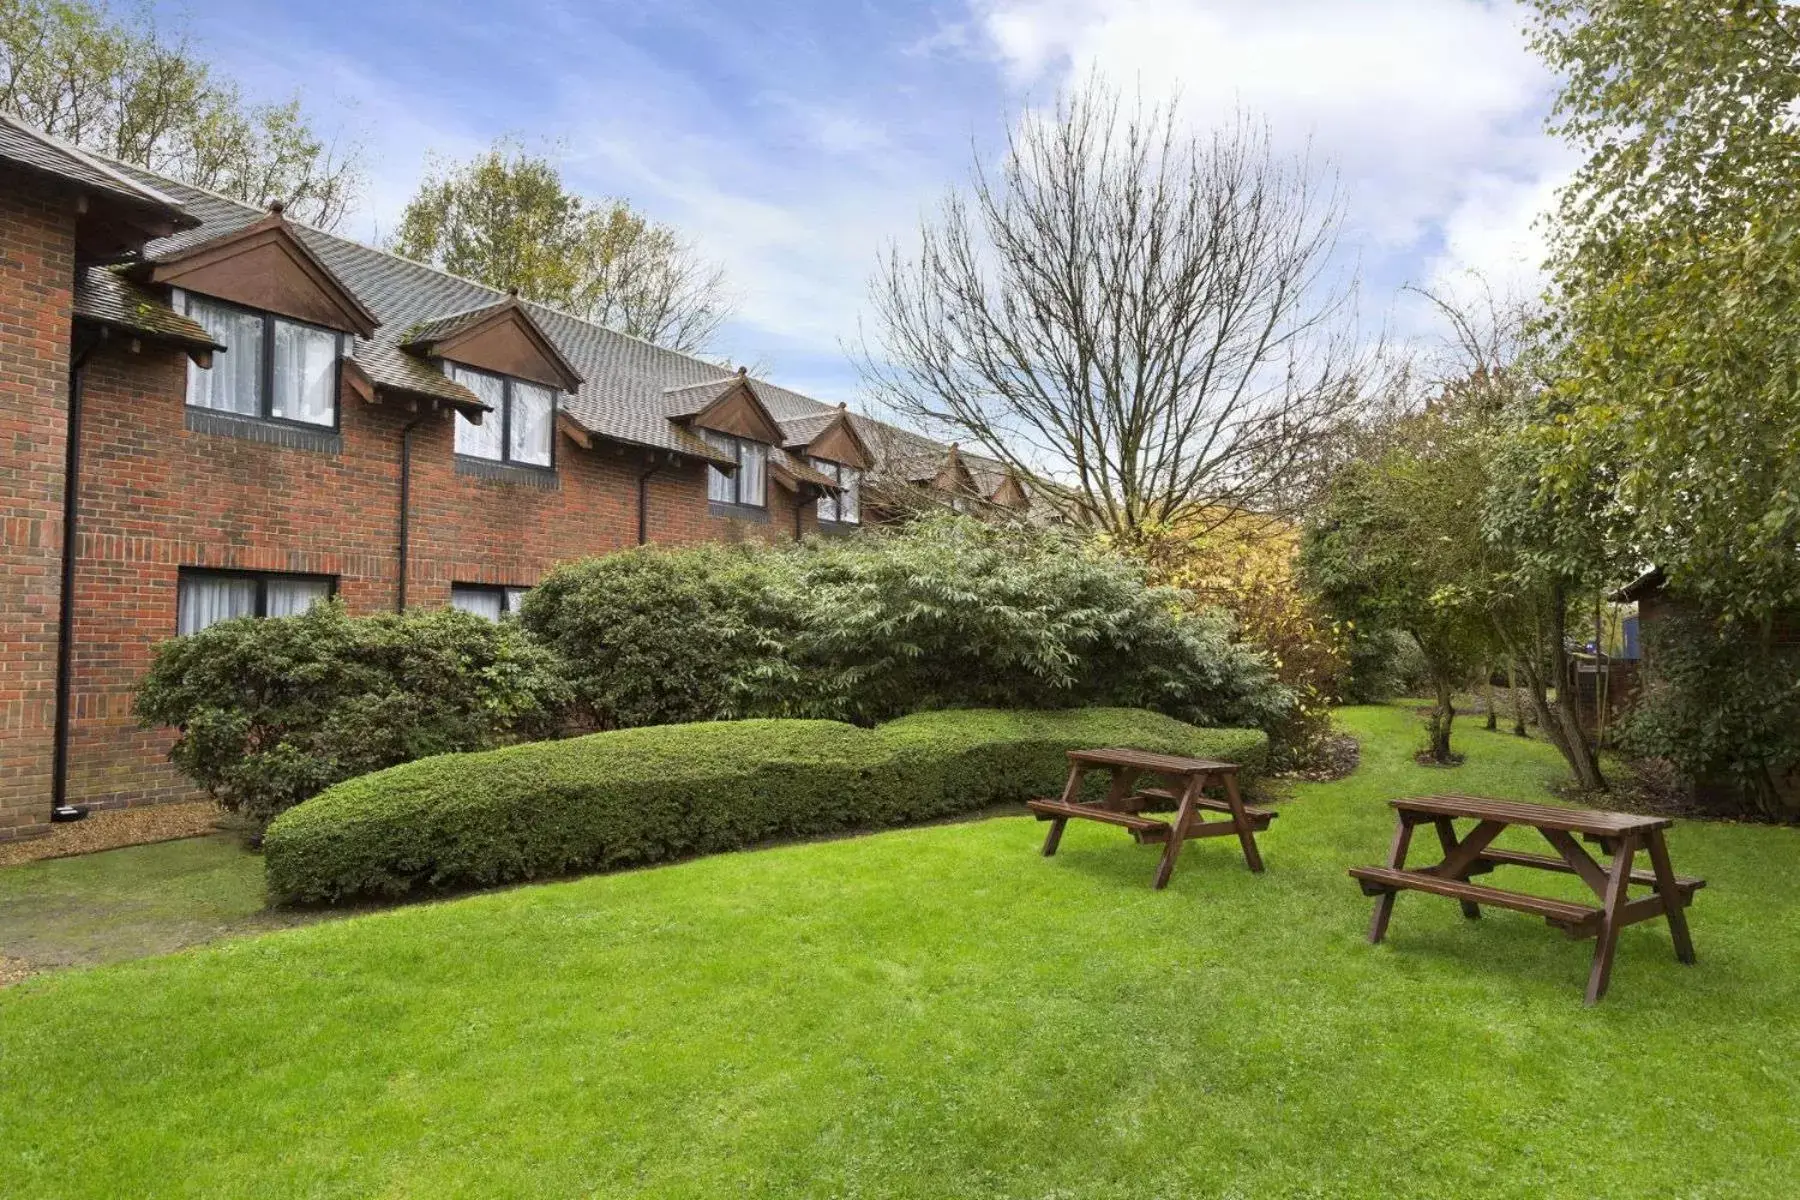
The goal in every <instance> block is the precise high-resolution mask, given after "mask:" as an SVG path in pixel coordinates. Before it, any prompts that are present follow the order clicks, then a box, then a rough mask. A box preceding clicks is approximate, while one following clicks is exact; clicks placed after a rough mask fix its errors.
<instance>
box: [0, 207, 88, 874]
mask: <svg viewBox="0 0 1800 1200" xmlns="http://www.w3.org/2000/svg"><path fill="white" fill-rule="evenodd" d="M74 278H75V210H74V206H73V204H72V203H70V202H69V201H68V200H67V199H66V198H63V199H59V198H57V197H55V196H53V195H51V194H49V193H44V192H39V191H37V190H35V189H34V188H32V187H31V186H30V185H28V184H26V183H24V182H23V181H21V180H19V179H17V178H15V177H12V176H6V177H4V178H0V555H3V565H4V570H3V571H0V841H4V840H7V839H9V838H14V837H26V836H31V835H34V834H38V833H42V832H44V831H45V830H47V829H48V828H49V821H50V776H51V764H52V753H53V743H54V736H55V694H56V623H57V608H58V605H59V603H60V598H61V595H62V586H61V575H60V571H61V561H62V536H61V530H62V503H63V459H64V454H65V452H66V449H67V443H66V434H67V430H68V424H67V420H68V395H67V392H68V379H69V376H68V371H69V306H70V304H71V302H72V296H71V289H72V286H73V282H74Z"/></svg>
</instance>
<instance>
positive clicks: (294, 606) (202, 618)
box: [175, 567, 337, 634]
mask: <svg viewBox="0 0 1800 1200" xmlns="http://www.w3.org/2000/svg"><path fill="white" fill-rule="evenodd" d="M336 590H337V580H336V579H334V578H332V577H331V576H329V575H293V574H288V573H286V572H280V573H277V572H271V571H264V572H255V571H206V570H198V569H190V568H186V567H184V568H182V571H181V581H180V594H179V597H178V599H177V604H176V609H177V612H176V620H175V631H176V632H177V633H184V634H185V633H198V632H200V630H202V629H205V628H206V627H207V626H208V625H217V624H218V623H219V622H220V621H229V620H231V619H232V618H233V617H291V616H295V615H297V614H299V613H303V612H305V611H306V610H307V609H309V608H311V607H312V606H313V605H314V604H317V603H318V602H319V601H321V600H325V599H328V598H330V596H331V594H332V593H333V592H334V591H336Z"/></svg>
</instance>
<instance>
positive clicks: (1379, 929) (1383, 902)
mask: <svg viewBox="0 0 1800 1200" xmlns="http://www.w3.org/2000/svg"><path fill="white" fill-rule="evenodd" d="M1412 831H1413V827H1412V822H1411V821H1408V820H1407V819H1406V814H1405V813H1401V814H1400V828H1398V829H1396V830H1394V845H1393V849H1391V850H1389V851H1388V861H1387V865H1388V866H1389V867H1391V868H1393V869H1394V870H1396V871H1404V870H1405V869H1406V848H1407V847H1408V846H1410V845H1412ZM1398 895H1399V893H1398V892H1396V891H1393V890H1392V889H1390V890H1388V891H1385V892H1383V893H1381V895H1379V896H1377V897H1375V917H1374V919H1373V920H1372V921H1370V922H1369V941H1370V942H1371V943H1372V944H1374V945H1380V944H1381V939H1382V938H1384V937H1386V936H1387V927H1388V918H1389V917H1391V916H1393V915H1394V898H1395V897H1396V896H1398Z"/></svg>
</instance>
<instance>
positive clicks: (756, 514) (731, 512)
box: [706, 500, 769, 525]
mask: <svg viewBox="0 0 1800 1200" xmlns="http://www.w3.org/2000/svg"><path fill="white" fill-rule="evenodd" d="M706 512H707V515H709V516H714V517H729V518H731V519H732V520H734V521H749V522H751V523H753V524H756V525H767V524H768V523H769V510H768V509H767V508H765V507H762V506H760V505H755V504H726V503H724V502H723V501H720V500H708V501H707V502H706Z"/></svg>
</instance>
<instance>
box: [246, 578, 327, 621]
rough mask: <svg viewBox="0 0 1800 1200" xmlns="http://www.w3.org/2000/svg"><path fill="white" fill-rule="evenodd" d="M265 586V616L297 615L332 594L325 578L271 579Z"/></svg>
mask: <svg viewBox="0 0 1800 1200" xmlns="http://www.w3.org/2000/svg"><path fill="white" fill-rule="evenodd" d="M264 587H265V588H266V589H267V590H266V591H265V592H264V593H263V598H264V603H263V615H264V616H265V617H297V616H299V615H300V614H301V613H303V612H305V611H306V610H307V609H309V608H311V607H312V606H313V605H315V604H317V603H318V602H319V601H321V600H324V599H326V598H327V597H329V596H330V595H331V584H329V583H327V582H326V581H325V580H323V579H271V580H269V581H268V582H267V583H266V584H265V585H264Z"/></svg>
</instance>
